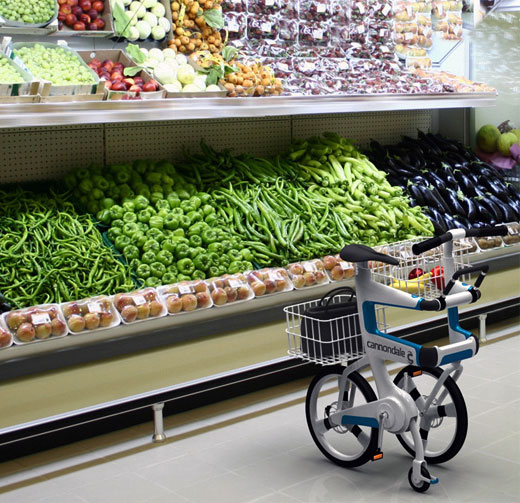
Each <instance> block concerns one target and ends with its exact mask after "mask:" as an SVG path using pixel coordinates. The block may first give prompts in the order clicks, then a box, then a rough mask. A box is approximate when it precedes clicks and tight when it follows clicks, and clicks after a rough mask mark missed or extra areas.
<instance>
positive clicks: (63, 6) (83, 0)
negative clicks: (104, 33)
mask: <svg viewBox="0 0 520 503" xmlns="http://www.w3.org/2000/svg"><path fill="white" fill-rule="evenodd" d="M105 1H106V0H105ZM105 1H103V0H96V1H94V2H91V1H90V0H58V5H59V9H58V21H59V29H60V30H61V29H63V27H64V26H67V27H69V28H71V29H73V30H74V31H98V30H103V29H104V28H105V21H104V19H103V18H102V17H101V16H102V14H103V12H104V10H105Z"/></svg>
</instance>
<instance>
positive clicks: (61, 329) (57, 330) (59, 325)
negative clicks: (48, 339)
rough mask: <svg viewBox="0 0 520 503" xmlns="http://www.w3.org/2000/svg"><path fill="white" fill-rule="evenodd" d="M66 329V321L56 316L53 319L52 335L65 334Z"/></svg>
mask: <svg viewBox="0 0 520 503" xmlns="http://www.w3.org/2000/svg"><path fill="white" fill-rule="evenodd" d="M66 329H67V327H66V326H65V323H63V321H61V320H60V319H59V318H54V319H53V320H52V321H51V330H52V335H54V336H55V337H58V336H60V335H63V334H64V333H65V330H66Z"/></svg>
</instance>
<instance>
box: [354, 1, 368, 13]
mask: <svg viewBox="0 0 520 503" xmlns="http://www.w3.org/2000/svg"><path fill="white" fill-rule="evenodd" d="M356 5H357V8H358V10H359V13H360V14H364V13H365V10H366V9H365V6H364V5H363V4H362V3H361V2H358V3H357V4H356Z"/></svg>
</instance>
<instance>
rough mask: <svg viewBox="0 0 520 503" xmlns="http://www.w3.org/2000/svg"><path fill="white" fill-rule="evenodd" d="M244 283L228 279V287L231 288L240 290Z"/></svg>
mask: <svg viewBox="0 0 520 503" xmlns="http://www.w3.org/2000/svg"><path fill="white" fill-rule="evenodd" d="M243 284H244V283H243V282H242V281H240V280H238V279H228V285H229V286H230V287H231V288H240V287H241V286H242V285H243Z"/></svg>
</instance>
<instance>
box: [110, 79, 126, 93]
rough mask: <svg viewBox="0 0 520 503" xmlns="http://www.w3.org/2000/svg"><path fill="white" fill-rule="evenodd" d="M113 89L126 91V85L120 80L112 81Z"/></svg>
mask: <svg viewBox="0 0 520 503" xmlns="http://www.w3.org/2000/svg"><path fill="white" fill-rule="evenodd" d="M111 89H112V91H126V86H125V85H124V84H123V83H122V82H119V81H118V80H116V81H114V82H112V87H111Z"/></svg>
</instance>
